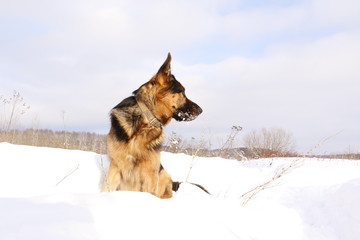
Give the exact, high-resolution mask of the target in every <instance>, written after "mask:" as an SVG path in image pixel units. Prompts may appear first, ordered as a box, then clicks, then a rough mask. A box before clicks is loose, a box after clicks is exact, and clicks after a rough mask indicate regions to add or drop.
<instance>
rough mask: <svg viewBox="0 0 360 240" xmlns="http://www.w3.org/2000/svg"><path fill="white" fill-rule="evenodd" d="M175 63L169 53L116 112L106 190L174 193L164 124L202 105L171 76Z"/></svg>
mask: <svg viewBox="0 0 360 240" xmlns="http://www.w3.org/2000/svg"><path fill="white" fill-rule="evenodd" d="M170 62H171V55H170V53H169V54H168V57H167V59H166V61H165V62H164V64H163V65H162V66H161V67H160V69H159V71H158V72H157V73H156V74H155V75H154V76H153V77H152V78H151V80H150V81H148V82H146V83H145V84H143V85H142V86H140V88H139V89H137V90H136V91H134V92H133V96H131V97H128V98H126V99H124V100H123V101H122V102H120V103H119V104H118V105H117V106H115V107H114V108H113V109H112V110H111V113H110V118H111V129H110V132H109V134H108V136H107V151H108V156H109V159H110V167H109V170H108V173H107V176H106V181H105V184H104V187H103V191H115V190H128V191H141V192H149V193H151V194H154V195H155V196H157V197H160V198H170V197H171V196H172V189H173V182H172V180H171V177H170V175H169V174H168V173H167V172H166V171H165V170H164V168H163V167H162V166H161V164H160V151H159V148H160V146H161V144H162V142H163V126H165V125H167V124H168V123H169V122H170V121H171V119H172V118H174V119H175V120H177V121H191V120H193V119H195V118H196V117H197V116H198V115H199V114H200V113H201V112H202V109H201V108H200V107H199V106H198V105H197V104H196V103H194V102H192V101H190V100H189V99H188V98H187V97H186V95H185V88H184V87H183V86H182V85H181V83H180V82H178V81H177V80H176V79H175V77H174V75H172V74H171V70H170Z"/></svg>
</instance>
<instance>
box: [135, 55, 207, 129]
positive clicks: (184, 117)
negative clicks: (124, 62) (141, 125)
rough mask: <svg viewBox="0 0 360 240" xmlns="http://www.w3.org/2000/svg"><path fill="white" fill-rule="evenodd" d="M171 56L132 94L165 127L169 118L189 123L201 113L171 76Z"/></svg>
mask: <svg viewBox="0 0 360 240" xmlns="http://www.w3.org/2000/svg"><path fill="white" fill-rule="evenodd" d="M170 63H171V55H170V53H169V54H168V56H167V58H166V60H165V62H164V63H163V65H162V66H161V67H160V69H159V71H158V72H157V74H155V75H154V76H153V77H152V79H151V80H150V81H149V82H147V83H145V84H143V85H142V86H141V87H140V88H139V89H138V90H136V91H135V92H134V94H135V95H136V97H137V99H140V100H141V101H143V102H144V103H145V104H147V106H148V108H149V109H150V110H151V111H152V113H153V114H154V115H155V116H156V117H157V118H158V119H159V120H160V121H161V122H162V124H163V125H166V124H167V123H169V122H170V120H171V118H174V119H175V120H177V121H191V120H194V119H195V118H196V117H197V116H198V115H200V114H201V113H202V109H201V108H200V107H199V106H198V105H197V104H196V103H194V102H192V101H191V100H190V99H188V98H187V97H186V95H185V88H184V87H183V85H181V83H180V82H179V81H177V80H176V78H175V76H174V75H173V74H171V68H170Z"/></svg>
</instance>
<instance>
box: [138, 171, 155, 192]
mask: <svg viewBox="0 0 360 240" xmlns="http://www.w3.org/2000/svg"><path fill="white" fill-rule="evenodd" d="M158 172H159V170H158V169H156V168H147V169H143V170H142V171H141V177H140V179H141V191H142V192H148V193H151V194H153V195H155V196H156V192H157V186H158V181H159V174H158Z"/></svg>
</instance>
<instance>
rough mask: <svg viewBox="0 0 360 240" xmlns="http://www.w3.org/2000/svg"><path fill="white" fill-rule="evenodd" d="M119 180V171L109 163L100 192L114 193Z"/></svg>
mask: <svg viewBox="0 0 360 240" xmlns="http://www.w3.org/2000/svg"><path fill="white" fill-rule="evenodd" d="M120 180H121V176H120V171H119V168H118V167H117V166H116V165H115V164H113V163H111V164H110V167H109V170H108V173H107V175H106V177H105V182H104V186H103V189H102V191H103V192H110V191H116V190H117V188H118V187H119V184H120Z"/></svg>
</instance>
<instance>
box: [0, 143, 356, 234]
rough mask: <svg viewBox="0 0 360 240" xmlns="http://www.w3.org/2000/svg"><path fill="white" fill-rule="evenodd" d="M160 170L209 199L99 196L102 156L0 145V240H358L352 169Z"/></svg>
mask: <svg viewBox="0 0 360 240" xmlns="http://www.w3.org/2000/svg"><path fill="white" fill-rule="evenodd" d="M162 163H163V165H164V167H165V169H166V170H167V171H168V172H169V173H170V174H171V175H172V177H173V179H174V180H177V181H188V182H194V183H199V184H201V185H203V186H204V187H205V188H207V189H208V190H209V192H210V193H211V195H208V194H206V193H204V192H203V191H202V190H200V189H199V188H197V187H195V186H193V185H191V184H186V183H185V184H182V185H181V186H180V189H179V191H178V192H176V193H175V194H174V197H173V198H171V199H166V200H162V199H158V198H156V197H154V196H152V195H150V194H148V193H139V192H111V193H100V189H101V185H102V181H103V179H104V174H105V173H106V171H107V168H108V160H107V158H106V156H102V155H98V154H95V153H91V152H82V151H74V150H63V149H52V148H39V147H29V146H18V145H11V144H8V143H0V164H1V165H0V212H1V217H0V238H1V239H14V240H18V239H27V240H29V239H36V240H40V239H46V240H48V239H52V240H54V239H62V240H63V239H277V240H279V239H292V240H293V239H316V240H319V239H327V240H329V239H359V236H360V204H359V203H360V161H348V160H324V159H307V158H304V159H290V158H277V159H260V160H251V161H243V162H238V161H233V160H225V159H221V158H201V157H192V156H187V155H184V154H170V153H165V152H164V153H162ZM294 163H296V164H294ZM291 164H293V165H294V166H293V167H291V168H290V169H288V166H292V165H291ZM284 169H287V171H286V172H285V173H284V174H281V173H283V172H284ZM279 175H281V176H280V177H279V178H277V177H275V178H274V176H279ZM266 182H269V184H267V185H265V186H264V185H263V184H264V183H266ZM257 186H263V188H260V190H259V191H258V192H257V194H254V195H248V194H247V195H245V196H244V194H245V193H247V192H250V193H254V192H255V191H251V190H253V189H259V188H256V187H257ZM248 196H251V197H248Z"/></svg>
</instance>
